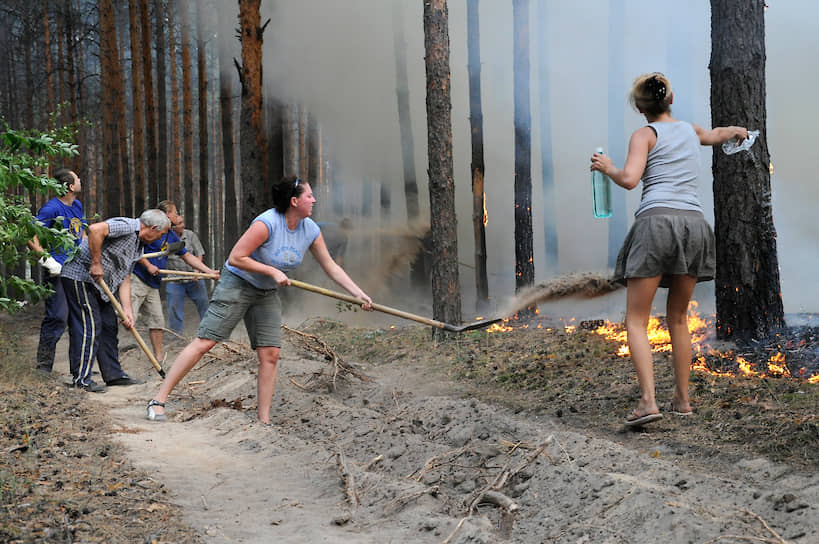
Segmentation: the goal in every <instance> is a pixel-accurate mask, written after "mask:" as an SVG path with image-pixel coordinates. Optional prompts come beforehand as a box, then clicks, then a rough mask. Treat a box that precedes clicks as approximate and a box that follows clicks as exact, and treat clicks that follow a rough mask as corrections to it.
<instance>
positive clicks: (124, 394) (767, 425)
mask: <svg viewBox="0 0 819 544" xmlns="http://www.w3.org/2000/svg"><path fill="white" fill-rule="evenodd" d="M692 321H694V322H696V320H692ZM18 323H23V321H22V320H15V323H14V324H18ZM703 323H704V325H703V327H704V329H703V334H704V332H706V331H707V330H708V328H709V326H708V324H707V323H705V321H703ZM657 324H658V325H662V321H661V320H658V322H657ZM6 325H7V323H6V322H5V321H4V322H3V326H4V327H6ZM28 328H29V330H28V331H24V332H25V334H27V335H29V341H28V343H27V344H26V343H25V342H21V344H20V346H21V353H24V352H27V351H29V350H30V349H31V348H30V346H31V345H32V344H33V342H31V334H32V332H31V331H32V330H36V324H35V326H33V327H32V326H31V323H29V327H28ZM695 328H696V327H695ZM620 332H621V331H620V329H619V327H618V326H616V325H613V324H609V323H605V322H585V323H577V324H574V323H568V324H564V323H560V322H556V321H552V320H550V319H548V318H546V317H539V318H538V319H536V320H534V321H532V322H530V323H528V324H526V325H522V324H520V323H514V322H507V323H505V324H503V325H499V326H497V327H495V328H494V330H491V331H488V330H484V331H473V332H469V333H464V334H460V335H457V336H456V337H455V338H453V341H452V342H451V343H447V344H434V343H433V342H432V341H431V340H430V331H429V329H428V328H424V327H418V326H401V327H395V328H391V327H384V328H373V327H369V328H353V327H350V326H348V325H345V324H343V323H341V322H339V321H333V320H311V321H309V322H305V323H300V324H292V325H291V330H288V331H285V335H284V336H285V339H286V345H285V348H284V350H283V357H282V362H281V366H280V374H279V386H278V388H277V393H276V397H275V399H274V407H273V409H274V416H273V421H274V427H273V428H270V429H266V428H262V427H261V426H260V425H258V424H257V423H255V422H254V421H253V419H254V412H255V398H254V394H255V368H256V363H255V359H254V356H253V355H252V353H251V352H249V350H248V349H247V346H246V345H244V344H243V343H242V342H241V341H239V342H237V343H230V344H226V345H224V346H222V347H221V348H218V349H217V350H214V352H213V353H212V356H209V357H208V358H206V359H204V360H203V361H202V363H200V365H199V366H198V367H197V368H196V369H195V370H194V371H193V372H192V373H191V374H189V375H188V376H187V377H186V380H185V381H183V383H181V384H180V386H179V388H178V390H177V391H176V392H175V394H174V395H173V396H172V397H171V399H170V400H171V402H170V404H169V408H170V413H171V419H172V421H171V422H169V423H168V424H167V425H156V424H150V423H148V422H146V421H145V420H144V419H143V417H144V415H143V413H144V401H145V399H147V398H149V397H150V395H151V394H152V393H153V392H154V391H155V389H156V387H157V382H156V377H155V376H154V375H153V374H152V373H151V371H150V367H149V366H148V364H147V363H146V361H144V358H141V357H139V354H138V353H137V352H136V350H132V351H127V352H125V353H124V358H125V362H126V364H127V368H128V369H129V371H132V369H133V373H134V374H137V375H140V374H139V371H140V370H143V372H144V373H143V374H142V375H141V377H143V378H145V379H147V380H148V382H149V383H147V384H145V386H136V387H133V388H114V389H113V390H109V392H108V393H106V394H104V395H95V396H89V395H76V394H74V393H73V392H72V391H70V390H66V389H65V388H62V387H56V386H55V384H54V383H53V382H50V381H47V382H43V384H44V386H45V385H47V387H45V388H44V389H43V390H44V391H46V392H48V394H49V395H50V394H51V393H52V392H53V393H54V394H53V396H52V397H50V398H49V397H47V396H46V397H43V398H39V397H37V398H38V399H39V401H38V402H28V403H27V402H26V395H25V394H23V393H22V392H21V391H20V390H19V388H16V387H14V386H13V385H12V384H13V383H14V382H10V381H7V380H5V379H4V380H3V384H4V386H3V387H4V392H3V394H2V395H0V401H2V402H3V403H6V405H5V406H4V413H6V414H9V413H15V414H24V417H22V416H19V417H18V416H15V417H18V419H19V420H20V423H18V424H17V425H16V427H15V428H16V429H17V431H19V432H17V431H16V434H14V433H12V434H14V436H11V435H10V434H9V433H6V435H5V437H4V439H3V440H4V443H3V444H2V446H3V452H4V455H3V456H2V457H0V459H2V463H3V466H2V467H0V470H4V471H5V472H4V474H10V473H13V474H14V476H15V478H16V480H15V481H17V482H24V481H25V482H28V483H27V486H18V487H17V488H15V489H14V490H12V489H10V488H9V487H8V483H7V482H8V481H9V480H6V481H5V482H6V483H4V488H3V490H4V493H5V494H4V501H3V503H4V504H3V507H4V508H3V510H2V514H1V515H2V516H4V517H3V519H2V522H3V525H2V526H3V527H6V528H8V531H12V530H17V531H18V532H17V533H15V534H16V537H13V538H9V540H15V539H16V540H21V541H26V540H28V541H34V540H37V539H35V538H25V533H23V532H22V531H23V529H22V528H23V527H33V526H36V527H39V530H40V531H41V532H40V533H39V534H40V535H44V534H51V535H53V536H52V537H51V541H55V542H57V541H60V542H65V541H68V540H67V539H66V537H65V535H66V534H71V535H73V536H74V538H75V540H84V541H94V539H95V537H94V535H95V533H94V532H92V531H91V530H90V527H100V529H98V531H104V530H106V527H107V528H108V529H107V530H111V531H113V530H115V529H116V528H117V526H118V525H123V524H127V525H128V530H129V531H131V532H130V533H129V535H130V536H132V537H134V538H131V539H124V538H123V539H121V541H123V542H125V541H138V540H139V541H146V540H150V539H152V540H154V541H157V542H182V541H191V540H194V539H201V540H203V541H207V542H228V541H234V542H235V541H246V542H263V541H270V540H271V539H273V538H276V539H278V540H279V541H287V542H316V541H332V542H355V543H360V542H389V541H395V542H399V541H413V542H423V543H426V542H429V543H433V542H434V543H443V542H450V543H456V542H459V543H465V542H485V543H489V542H520V543H541V542H566V543H568V542H578V541H588V542H656V541H658V540H663V541H666V542H672V543H673V542H691V541H693V542H718V541H720V542H747V541H762V542H766V541H767V542H780V543H781V542H793V543H802V542H805V543H807V542H813V541H815V540H816V539H817V536H819V521H817V520H816V515H815V509H816V508H817V506H819V474H817V472H816V466H817V461H819V432H817V425H819V421H817V417H816V414H817V412H819V384H812V383H809V381H808V379H807V378H808V377H809V376H804V374H807V373H808V372H809V371H810V370H809V368H810V367H809V362H810V361H809V359H810V356H809V354H810V350H812V349H813V350H815V347H816V334H815V333H816V331H815V330H813V329H800V330H799V331H795V332H793V334H789V335H786V336H783V337H781V338H780V339H779V344H776V343H772V344H766V345H764V346H756V347H754V349H751V347H746V348H737V347H736V346H727V345H716V344H715V345H712V346H710V347H704V346H705V344H703V343H702V341H701V342H700V346H702V347H700V348H699V350H698V351H699V355H700V356H701V357H703V360H702V361H700V362H698V363H697V366H698V367H699V366H700V365H702V367H701V368H695V369H693V370H692V402H693V404H694V407H695V411H696V413H695V415H694V416H691V417H688V418H675V417H671V416H670V415H667V416H666V418H664V419H663V420H661V421H659V422H657V423H656V424H653V425H652V426H650V427H646V429H645V430H644V431H643V432H634V431H628V430H626V429H624V428H623V426H622V423H621V422H622V418H623V417H624V416H625V414H626V413H628V411H629V410H630V409H631V408H632V407H633V404H634V402H635V399H636V395H637V391H638V389H637V385H636V382H635V380H634V373H633V370H632V368H631V363H630V361H629V359H628V358H627V357H624V356H622V355H618V354H617V353H618V351H619V350H621V340H620V339H619V338H618V336H617V335H618V334H619V333H620ZM655 336H656V338H657V339H658V340H657V342H658V345H657V349H658V352H657V353H656V369H657V389H658V397H659V398H660V399H662V398H664V396H665V397H667V396H668V395H670V393H671V388H672V377H671V364H670V360H669V354H668V353H667V352H665V351H662V349H664V348H662V343H661V342H660V340H659V339H661V337H662V334H661V331H660V330H658V332H657V333H656V335H655ZM704 338H707V335H706V336H704ZM803 341H804V342H803ZM27 346H28V347H27ZM731 350H733V351H731ZM777 353H781V357H782V358H784V359H785V361H784V366H785V367H787V368H788V373H790V374H791V376H785V375H784V374H785V372H784V371H782V372H776V371H775V370H773V368H775V367H772V366H769V365H770V364H771V362H772V361H773V364H776V361H778V360H779V359H780V357H779V356H777ZM814 353H815V351H814ZM31 354H33V351H30V354H29V355H31ZM740 357H741V358H742V359H743V360H745V361H747V362H748V366H747V367H745V368H747V370H748V371H749V372H748V373H746V372H744V371H743V370H742V369H743V366H742V364H741V363H740V362H739V361H738V358H740ZM333 361H335V362H338V363H339V365H340V366H338V367H337V369H335V370H337V372H335V371H334V367H333V366H332V364H331V363H332V362H333ZM814 362H815V357H814ZM802 367H805V368H806V371H805V372H804V373H802V375H800V370H801V368H802ZM728 373H732V374H735V375H732V376H728V375H727V374H728ZM763 374H764V376H763ZM800 376H802V377H800ZM27 379H28V380H33V382H30V383H35V384H36V383H40V382H37V380H41V378H38V377H35V376H32V377H29V378H27ZM10 399H14V401H13V404H8V403H9V402H11V401H10ZM55 407H56V410H58V412H56V413H60V414H62V412H60V411H59V410H63V409H70V408H73V409H75V410H85V409H92V410H94V411H93V414H94V415H95V418H94V420H95V421H98V422H99V424H98V426H87V425H86V426H85V427H78V426H77V425H78V423H71V424H69V423H68V422H70V421H72V420H71V419H68V418H67V416H65V415H63V416H61V417H59V418H56V419H55V417H54V415H53V414H54V413H55V412H54V411H53V410H54V409H55ZM105 415H107V418H106V417H105ZM43 422H48V423H49V426H48V430H49V432H48V435H47V436H48V441H47V442H46V441H45V437H44V436H43V435H42V434H41V433H39V432H38V431H37V429H38V428H39V427H38V425H42V424H43ZM89 427H91V428H89ZM97 427H99V429H100V431H101V432H99V433H97V432H92V431H93V430H94V429H95V428H97ZM26 434H27V435H28V437H29V438H28V439H25V438H23V436H24V435H26ZM106 435H107V436H106ZM72 436H73V437H72ZM81 438H83V439H85V440H84V441H83V442H82V444H84V446H83V447H87V448H89V450H88V453H87V454H86V455H88V457H86V458H84V459H85V464H84V465H81V467H86V468H85V469H83V470H85V471H86V472H85V473H82V472H81V471H79V468H80V467H78V468H77V469H74V468H72V467H73V465H70V466H68V465H65V464H63V463H62V462H60V459H59V456H58V455H55V456H54V457H53V458H52V457H49V456H48V455H44V452H45V451H46V450H48V451H49V452H56V453H58V454H59V452H60V451H63V450H65V447H62V449H61V450H58V449H54V448H55V447H56V446H55V445H56V444H57V443H58V442H57V441H59V440H62V441H64V442H65V443H66V444H75V443H78V442H80V440H81ZM26 440H27V442H26ZM68 440H73V442H68ZM20 444H25V445H26V446H27V447H26V448H25V449H20V448H17V446H19V445H20ZM15 448H17V449H15ZM52 450H53V451H52ZM65 451H69V450H65ZM73 451H74V450H70V451H69V453H71V452H73ZM101 451H104V452H105V453H106V457H104V458H103V457H100V456H99V452H101ZM60 455H61V454H60ZM94 456H96V457H94ZM97 457H100V459H102V460H103V461H98V460H97ZM92 461H95V462H96V463H93V462H92ZM89 466H95V467H96V466H99V467H102V468H100V469H99V470H95V469H88V468H87V467H89ZM61 469H62V470H63V474H64V475H63V476H62V477H61V480H63V481H64V482H65V483H64V484H63V485H62V487H61V488H60V489H58V488H57V486H56V485H50V484H48V481H50V480H45V479H44V478H43V475H47V476H48V478H52V477H53V476H52V475H53V474H54V471H55V470H58V471H59V470H61ZM75 471H77V472H76V474H77V477H76V479H74V480H71V481H70V482H69V481H68V480H67V478H68V475H69V474H74V473H75ZM44 482H45V483H44ZM118 482H122V483H123V484H124V485H123V487H116V486H117V483H118ZM135 484H139V485H135ZM163 484H164V485H163ZM112 485H113V486H115V488H111V486H112ZM141 486H146V487H147V489H146V488H143V487H141ZM11 491H14V492H15V494H14V495H9V493H10V492H11ZM111 492H114V493H116V495H113V496H112V495H110V493H111ZM61 501H62V502H61ZM71 501H73V502H71ZM117 501H119V502H117ZM26 504H27V506H26V507H21V506H20V505H26ZM41 505H54V507H53V509H52V510H49V512H50V514H49V516H43V515H36V512H38V511H40V512H42V511H43V508H45V506H41ZM73 505H79V507H77V506H73ZM86 510H88V512H86ZM160 512H161V514H160ZM106 513H107V514H106ZM470 514H471V515H470ZM27 516H35V517H33V518H32V517H28V518H27ZM157 516H158V517H157ZM130 520H134V521H133V522H131V521H130ZM137 520H143V521H142V522H141V524H139V523H138V522H137ZM160 522H161V523H160ZM38 523H39V525H37V524H38ZM131 523H133V524H131ZM48 530H50V531H51V533H46V531H48ZM185 531H187V532H185ZM9 534H11V533H9ZM21 534H22V535H24V536H20V535H21ZM103 534H114V533H103ZM98 540H99V539H98ZM103 540H104V539H103ZM108 541H116V538H108Z"/></svg>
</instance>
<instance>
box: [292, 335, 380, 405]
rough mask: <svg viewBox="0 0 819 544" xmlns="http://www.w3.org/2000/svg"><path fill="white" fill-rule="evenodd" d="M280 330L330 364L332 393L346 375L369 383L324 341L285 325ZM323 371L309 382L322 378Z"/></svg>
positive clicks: (366, 377)
mask: <svg viewBox="0 0 819 544" xmlns="http://www.w3.org/2000/svg"><path fill="white" fill-rule="evenodd" d="M282 330H284V331H285V332H289V333H290V334H292V335H294V336H295V338H296V339H297V343H298V344H299V345H300V346H301V347H302V348H303V349H306V350H307V351H311V352H313V353H316V354H318V355H320V356H322V357H323V358H324V359H325V360H326V361H330V362H331V364H332V368H333V370H332V374H331V380H330V381H331V388H332V390H333V391H335V389H336V381H337V379H338V378H339V376H341V377H346V376H347V375H348V374H349V375H351V376H354V377H356V378H358V379H359V380H360V381H362V382H365V383H367V382H370V381H372V380H370V378H369V377H368V376H366V375H364V374H362V373H361V372H359V371H358V370H356V369H355V367H353V366H352V365H350V364H348V363H346V362H345V361H344V360H343V359H342V358H341V356H339V355H338V354H337V353H336V352H335V351H334V350H333V349H332V348H331V347H330V346H329V345H327V343H326V342H325V341H323V340H322V339H321V338H319V337H318V336H316V335H315V334H310V333H306V332H302V331H299V330H296V329H291V328H290V327H288V326H286V325H282ZM324 375H325V374H324V372H323V371H318V372H315V373H313V377H312V378H311V381H313V380H318V379H319V378H321V377H322V376H324Z"/></svg>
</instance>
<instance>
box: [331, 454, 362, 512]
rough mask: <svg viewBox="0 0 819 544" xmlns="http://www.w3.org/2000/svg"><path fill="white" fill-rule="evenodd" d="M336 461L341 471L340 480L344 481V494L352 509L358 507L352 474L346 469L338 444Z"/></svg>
mask: <svg viewBox="0 0 819 544" xmlns="http://www.w3.org/2000/svg"><path fill="white" fill-rule="evenodd" d="M336 463H337V464H338V470H339V472H341V480H342V481H343V482H344V494H345V495H347V501H348V502H349V503H350V506H352V507H353V508H354V509H355V508H358V495H356V492H355V481H354V480H353V474H352V473H351V472H350V471H349V470H347V465H346V464H345V463H344V453H343V452H342V451H341V447H340V446H336Z"/></svg>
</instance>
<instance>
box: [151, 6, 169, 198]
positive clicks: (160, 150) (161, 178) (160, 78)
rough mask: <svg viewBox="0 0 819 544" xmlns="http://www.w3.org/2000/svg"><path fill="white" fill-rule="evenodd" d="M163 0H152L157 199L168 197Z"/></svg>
mask: <svg viewBox="0 0 819 544" xmlns="http://www.w3.org/2000/svg"><path fill="white" fill-rule="evenodd" d="M164 4H165V2H164V1H163V0H154V22H155V24H156V32H155V35H156V109H157V116H156V117H157V137H156V147H157V155H156V160H157V172H156V184H157V191H158V192H159V200H163V199H165V198H168V97H167V94H166V86H165V80H166V79H167V77H168V75H167V74H166V72H165V5H164Z"/></svg>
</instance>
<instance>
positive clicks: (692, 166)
mask: <svg viewBox="0 0 819 544" xmlns="http://www.w3.org/2000/svg"><path fill="white" fill-rule="evenodd" d="M648 126H650V127H651V128H652V129H654V132H655V133H656V134H657V143H656V144H655V145H654V148H653V149H652V150H651V151H649V152H648V160H647V161H646V169H645V171H644V172H643V180H642V181H643V195H642V198H641V199H640V206H639V207H638V208H637V211H636V212H635V214H634V215H635V216H638V215H640V214H641V213H643V212H644V211H646V210H648V209H651V208H674V209H677V210H695V211H699V212H702V207H701V206H700V200H699V197H698V196H697V176H698V174H699V171H700V139H699V137H698V136H697V133H696V132H695V131H694V127H692V126H691V124H689V123H686V122H684V121H674V122H671V123H649V125H648Z"/></svg>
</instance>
